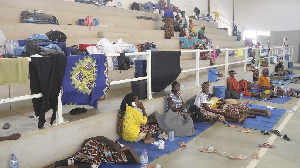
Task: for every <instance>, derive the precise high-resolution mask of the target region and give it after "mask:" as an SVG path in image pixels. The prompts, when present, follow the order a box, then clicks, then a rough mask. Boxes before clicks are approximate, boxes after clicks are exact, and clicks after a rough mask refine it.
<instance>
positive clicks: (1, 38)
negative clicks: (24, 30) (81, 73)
mask: <svg viewBox="0 0 300 168" xmlns="http://www.w3.org/2000/svg"><path fill="white" fill-rule="evenodd" d="M5 41H6V37H5V35H4V34H3V32H2V30H0V47H1V46H2V47H4V45H5Z"/></svg>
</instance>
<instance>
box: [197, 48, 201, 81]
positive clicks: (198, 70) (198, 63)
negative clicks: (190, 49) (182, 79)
mask: <svg viewBox="0 0 300 168" xmlns="http://www.w3.org/2000/svg"><path fill="white" fill-rule="evenodd" d="M199 66H200V49H197V50H196V69H197V71H196V86H199V85H200V84H199V83H200V77H199V75H200V74H199V73H200V69H199Z"/></svg>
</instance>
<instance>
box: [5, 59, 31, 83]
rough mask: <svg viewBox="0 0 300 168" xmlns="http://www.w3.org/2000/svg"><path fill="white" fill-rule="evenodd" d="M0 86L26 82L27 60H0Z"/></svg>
mask: <svg viewBox="0 0 300 168" xmlns="http://www.w3.org/2000/svg"><path fill="white" fill-rule="evenodd" d="M0 72H1V73H0V85H4V84H6V83H11V82H17V83H21V82H27V81H28V59H27V58H12V59H0Z"/></svg>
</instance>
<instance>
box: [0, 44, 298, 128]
mask: <svg viewBox="0 0 300 168" xmlns="http://www.w3.org/2000/svg"><path fill="white" fill-rule="evenodd" d="M281 48H282V47H277V46H275V47H270V49H271V50H270V52H269V61H270V56H271V55H273V54H278V51H279V49H281ZM238 49H241V50H243V53H244V60H242V61H236V62H229V61H228V59H229V51H232V50H237V49H228V48H226V49H220V50H221V51H225V52H226V53H225V62H224V63H223V64H218V65H212V66H204V67H200V53H201V52H211V51H213V50H212V49H210V50H200V49H196V50H181V52H182V53H196V66H195V67H194V68H191V69H185V70H182V71H181V72H182V73H188V72H196V75H195V86H199V85H200V70H204V69H208V68H214V67H222V66H224V67H225V77H228V67H229V65H233V64H240V63H244V72H246V66H247V58H248V49H249V48H238ZM288 51H289V52H288V53H289V54H290V55H291V58H292V56H293V46H291V47H289V49H288ZM139 55H145V56H147V76H145V77H138V78H132V79H123V80H118V81H112V82H110V85H119V84H124V83H129V82H134V81H141V80H147V99H148V100H151V99H152V88H151V51H150V50H148V51H146V52H138V53H126V54H125V56H139ZM106 56H107V57H115V56H119V54H118V53H109V54H106ZM28 61H30V58H29V59H28ZM41 97H42V94H41V93H39V94H33V95H24V96H19V97H13V98H6V99H0V105H1V104H5V103H12V102H17V101H23V100H31V99H34V98H41ZM61 97H62V93H61V92H60V93H59V96H58V110H57V120H56V124H61V123H63V122H64V119H63V117H62V102H61Z"/></svg>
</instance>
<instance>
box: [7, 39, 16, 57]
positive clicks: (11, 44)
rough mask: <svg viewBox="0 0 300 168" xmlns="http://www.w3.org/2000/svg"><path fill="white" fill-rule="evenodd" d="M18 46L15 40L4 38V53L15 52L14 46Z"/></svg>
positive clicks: (12, 53)
mask: <svg viewBox="0 0 300 168" xmlns="http://www.w3.org/2000/svg"><path fill="white" fill-rule="evenodd" d="M18 47H19V43H18V42H17V41H15V40H6V42H5V53H6V54H11V55H14V54H15V48H18Z"/></svg>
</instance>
